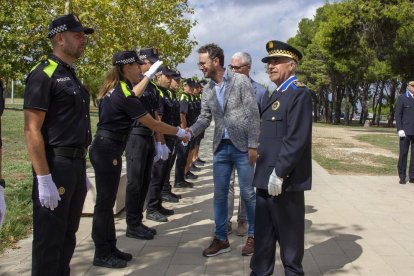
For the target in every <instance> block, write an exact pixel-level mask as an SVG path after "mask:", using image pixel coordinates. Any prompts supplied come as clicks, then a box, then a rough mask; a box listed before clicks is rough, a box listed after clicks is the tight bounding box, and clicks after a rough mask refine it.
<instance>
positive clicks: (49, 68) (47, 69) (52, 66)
mask: <svg viewBox="0 0 414 276" xmlns="http://www.w3.org/2000/svg"><path fill="white" fill-rule="evenodd" d="M47 61H48V62H49V64H48V65H47V66H46V67H45V68H43V72H45V73H46V75H47V76H48V77H49V78H51V77H52V75H53V73H54V72H55V70H56V68H57V67H58V63H57V62H56V61H53V60H51V59H48V60H47Z"/></svg>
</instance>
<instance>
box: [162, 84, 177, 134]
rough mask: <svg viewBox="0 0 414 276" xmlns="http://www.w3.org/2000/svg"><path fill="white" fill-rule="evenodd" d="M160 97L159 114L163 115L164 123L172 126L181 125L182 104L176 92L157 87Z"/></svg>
mask: <svg viewBox="0 0 414 276" xmlns="http://www.w3.org/2000/svg"><path fill="white" fill-rule="evenodd" d="M157 91H158V93H159V96H160V107H159V109H158V114H159V115H162V121H163V122H164V123H166V124H169V125H172V126H179V125H180V104H179V102H178V100H177V97H176V95H175V93H174V92H172V91H170V90H168V89H166V88H163V87H157Z"/></svg>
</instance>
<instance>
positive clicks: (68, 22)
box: [47, 14, 94, 38]
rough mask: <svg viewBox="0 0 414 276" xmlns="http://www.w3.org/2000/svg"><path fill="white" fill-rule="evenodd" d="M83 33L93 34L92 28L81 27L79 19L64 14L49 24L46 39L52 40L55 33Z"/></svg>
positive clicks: (73, 15)
mask: <svg viewBox="0 0 414 276" xmlns="http://www.w3.org/2000/svg"><path fill="white" fill-rule="evenodd" d="M66 31H69V32H84V33H85V34H87V35H89V34H92V33H93V32H94V29H92V28H85V27H83V26H82V23H81V22H80V20H79V18H78V17H77V16H76V15H75V14H66V15H62V16H59V17H58V18H56V19H54V20H53V21H52V22H51V23H50V24H49V32H48V33H47V37H48V38H52V37H53V36H54V35H55V34H57V33H62V32H66Z"/></svg>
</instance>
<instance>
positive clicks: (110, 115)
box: [90, 51, 183, 268]
mask: <svg viewBox="0 0 414 276" xmlns="http://www.w3.org/2000/svg"><path fill="white" fill-rule="evenodd" d="M112 64H113V68H112V70H111V71H110V72H109V73H108V75H107V77H106V79H105V81H104V84H103V86H102V88H101V90H100V92H99V96H98V99H100V105H99V122H98V130H97V132H96V136H95V139H94V141H93V142H92V146H91V148H90V159H91V163H92V165H93V168H94V170H95V179H96V192H97V194H96V204H95V210H94V214H93V226H92V238H93V240H94V242H95V257H94V261H93V264H94V265H96V266H103V267H108V268H122V267H125V266H126V262H127V261H130V260H131V259H132V255H131V254H129V253H124V252H121V251H120V250H118V249H117V248H116V233H115V223H114V214H113V211H112V210H113V207H114V204H115V199H116V193H117V191H118V185H119V180H120V175H121V170H122V153H123V152H124V149H125V144H126V142H127V138H128V133H129V132H130V129H131V120H138V121H139V122H140V123H142V124H144V125H146V126H147V127H149V128H151V129H154V130H156V131H160V132H163V133H168V134H170V135H182V133H183V131H182V130H179V131H178V129H177V127H172V126H169V125H166V124H163V123H161V122H158V121H156V120H154V119H153V118H152V117H151V116H150V115H149V114H148V112H147V111H146V109H145V108H144V107H143V106H142V104H141V102H140V101H139V99H138V97H137V96H138V95H141V94H142V92H143V91H144V89H145V87H146V85H147V84H148V83H149V79H150V78H149V77H147V76H146V77H144V78H143V79H142V80H141V81H140V80H139V78H138V76H139V73H140V72H141V71H140V68H139V64H143V62H142V61H141V60H140V59H139V58H138V55H137V53H136V52H135V51H122V52H118V53H116V54H114V55H113V58H112ZM158 64H159V63H158ZM158 64H154V65H153V67H155V68H153V69H154V70H155V69H157V68H156V67H158V66H159V65H158ZM133 83H138V84H137V85H135V86H134V87H133V86H132V84H133ZM177 131H178V132H177Z"/></svg>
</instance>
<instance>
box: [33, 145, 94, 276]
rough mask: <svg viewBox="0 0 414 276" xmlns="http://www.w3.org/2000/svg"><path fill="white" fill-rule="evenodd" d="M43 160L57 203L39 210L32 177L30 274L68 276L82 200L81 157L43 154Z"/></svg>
mask: <svg viewBox="0 0 414 276" xmlns="http://www.w3.org/2000/svg"><path fill="white" fill-rule="evenodd" d="M46 158H47V162H48V166H49V170H50V173H51V174H52V179H53V181H54V182H55V184H56V186H57V188H58V191H59V195H60V198H61V200H60V201H59V204H58V207H57V208H56V209H54V210H53V211H51V210H50V209H48V208H45V207H42V206H41V205H40V202H39V190H38V183H37V178H36V176H35V175H34V177H33V191H32V200H33V246H32V275H36V276H37V275H39V276H45V275H70V267H69V263H70V260H71V259H72V255H73V252H74V250H75V246H76V232H77V231H78V228H79V221H80V217H81V214H82V208H83V203H84V201H85V197H86V166H85V158H69V157H62V156H55V155H54V154H53V153H47V154H46Z"/></svg>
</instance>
